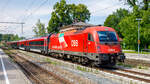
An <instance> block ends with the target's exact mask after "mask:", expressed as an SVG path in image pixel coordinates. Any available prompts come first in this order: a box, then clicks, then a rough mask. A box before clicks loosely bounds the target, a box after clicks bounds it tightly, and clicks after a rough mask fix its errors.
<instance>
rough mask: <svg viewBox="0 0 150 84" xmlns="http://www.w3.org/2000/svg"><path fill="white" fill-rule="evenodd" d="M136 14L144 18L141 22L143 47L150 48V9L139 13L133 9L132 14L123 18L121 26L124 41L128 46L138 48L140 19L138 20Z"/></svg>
mask: <svg viewBox="0 0 150 84" xmlns="http://www.w3.org/2000/svg"><path fill="white" fill-rule="evenodd" d="M136 14H139V16H138V17H141V18H142V21H141V23H140V40H141V43H140V44H141V48H148V45H150V38H149V37H150V24H149V23H150V19H149V18H150V11H145V10H141V11H140V12H138V13H136V11H133V12H132V13H131V15H130V16H128V17H125V18H124V19H123V20H121V22H120V23H119V26H120V27H121V33H122V35H123V36H124V38H123V41H124V43H126V45H127V48H129V49H135V50H137V45H138V44H137V41H138V21H137V20H136V18H137V16H136Z"/></svg>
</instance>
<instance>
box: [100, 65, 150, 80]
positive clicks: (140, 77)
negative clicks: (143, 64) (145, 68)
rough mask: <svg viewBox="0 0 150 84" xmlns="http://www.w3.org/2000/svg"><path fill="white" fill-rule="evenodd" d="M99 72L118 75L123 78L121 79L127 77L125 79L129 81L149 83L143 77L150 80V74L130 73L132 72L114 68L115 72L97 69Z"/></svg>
mask: <svg viewBox="0 0 150 84" xmlns="http://www.w3.org/2000/svg"><path fill="white" fill-rule="evenodd" d="M99 70H101V71H104V72H107V73H111V74H115V75H118V76H123V77H127V78H130V79H134V80H138V81H143V82H146V83H150V79H146V78H144V77H149V78H150V74H146V73H141V72H136V71H132V70H126V69H120V68H115V70H109V69H104V68H99ZM118 71H119V72H118ZM120 71H121V72H120Z"/></svg>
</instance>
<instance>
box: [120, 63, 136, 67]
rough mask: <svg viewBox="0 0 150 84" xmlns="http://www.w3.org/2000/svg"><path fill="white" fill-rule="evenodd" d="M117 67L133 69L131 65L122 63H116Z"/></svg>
mask: <svg viewBox="0 0 150 84" xmlns="http://www.w3.org/2000/svg"><path fill="white" fill-rule="evenodd" d="M117 65H119V66H123V67H129V68H134V67H135V66H133V65H130V64H125V63H122V62H119V63H117Z"/></svg>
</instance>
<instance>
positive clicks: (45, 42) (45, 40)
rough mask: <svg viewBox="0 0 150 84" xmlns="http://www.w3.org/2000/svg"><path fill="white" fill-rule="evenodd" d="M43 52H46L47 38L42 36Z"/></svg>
mask: <svg viewBox="0 0 150 84" xmlns="http://www.w3.org/2000/svg"><path fill="white" fill-rule="evenodd" d="M43 46H44V52H46V53H47V38H44V45H43Z"/></svg>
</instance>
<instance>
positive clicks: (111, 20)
mask: <svg viewBox="0 0 150 84" xmlns="http://www.w3.org/2000/svg"><path fill="white" fill-rule="evenodd" d="M126 16H129V11H128V10H126V9H121V8H120V9H118V10H117V11H116V12H113V14H111V15H109V16H108V17H107V19H106V20H105V22H104V26H107V27H112V28H114V29H115V30H116V31H117V33H118V34H119V37H121V38H123V35H122V34H121V32H120V27H119V25H118V24H119V22H120V21H121V20H122V19H123V18H124V17H126Z"/></svg>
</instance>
